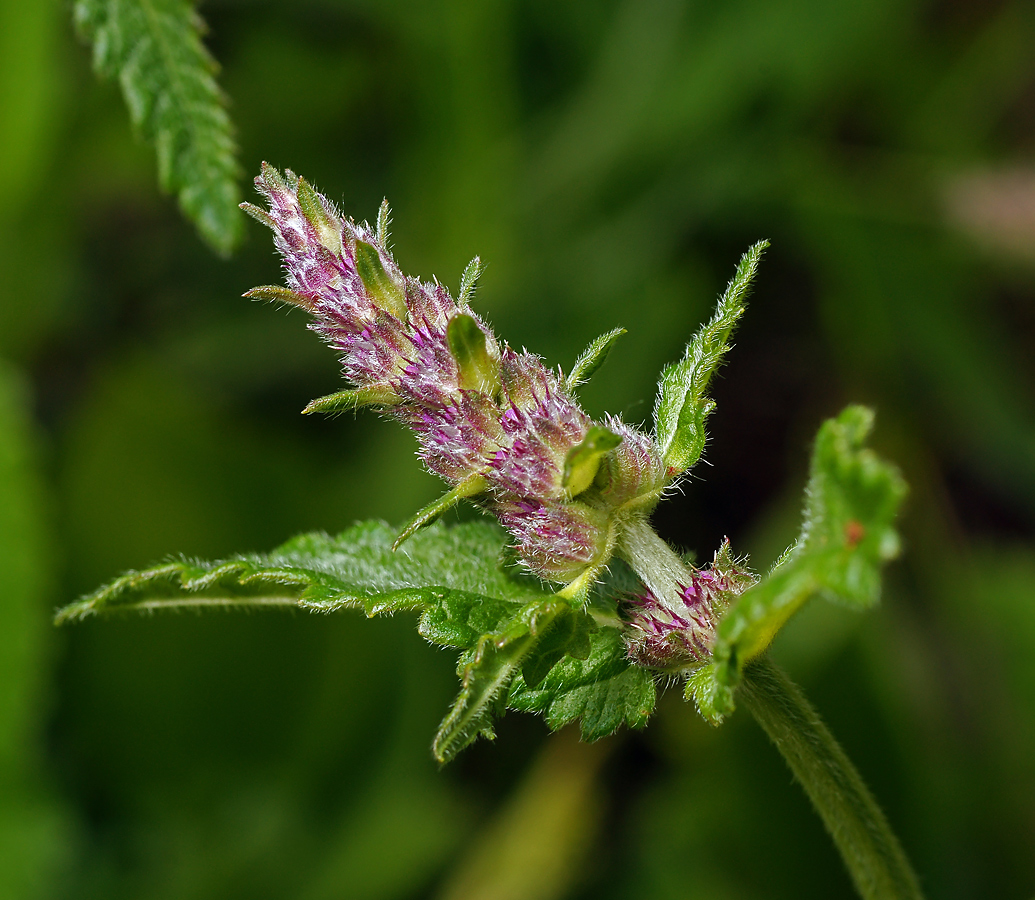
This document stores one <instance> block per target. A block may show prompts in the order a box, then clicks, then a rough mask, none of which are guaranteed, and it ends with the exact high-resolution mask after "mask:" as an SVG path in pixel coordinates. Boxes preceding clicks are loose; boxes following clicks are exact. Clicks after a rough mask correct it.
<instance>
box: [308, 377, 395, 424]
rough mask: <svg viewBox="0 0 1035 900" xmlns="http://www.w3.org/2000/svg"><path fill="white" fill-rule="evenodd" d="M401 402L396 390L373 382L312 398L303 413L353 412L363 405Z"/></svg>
mask: <svg viewBox="0 0 1035 900" xmlns="http://www.w3.org/2000/svg"><path fill="white" fill-rule="evenodd" d="M398 402H399V398H398V397H397V396H396V394H395V391H393V390H392V389H391V388H390V387H387V386H385V385H380V384H372V385H369V386H367V387H362V388H355V389H352V390H347V391H338V392H337V393H336V394H328V395H327V396H326V397H317V398H316V399H315V400H311V401H310V402H309V404H308V405H307V406H306V408H305V409H303V410H302V414H303V415H306V416H307V415H309V414H310V413H318V412H319V413H328V414H330V415H337V414H338V413H343V412H351V411H352V410H354V409H359V407H361V406H394V405H395V404H396V403H398Z"/></svg>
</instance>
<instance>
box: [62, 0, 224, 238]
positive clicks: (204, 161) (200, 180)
mask: <svg viewBox="0 0 1035 900" xmlns="http://www.w3.org/2000/svg"><path fill="white" fill-rule="evenodd" d="M75 21H76V25H77V27H78V28H79V31H80V33H81V34H82V35H83V36H84V37H86V38H87V39H88V40H89V41H90V42H91V43H92V44H93V62H94V68H95V69H96V70H97V72H98V73H99V74H100V75H103V76H105V77H109V78H114V77H117V78H118V80H119V84H120V85H121V86H122V94H123V97H124V98H125V100H126V105H127V106H128V107H129V114H130V119H131V120H132V122H133V124H134V126H136V128H137V129H138V130H139V132H140V133H141V134H142V135H143V137H144V138H145V139H146V140H147V141H149V142H150V143H152V144H154V146H155V150H156V151H157V154H158V180H159V183H160V184H161V186H162V188H163V189H164V190H167V191H173V192H176V193H177V195H178V196H179V200H180V207H181V208H182V210H183V212H184V214H185V215H186V216H187V217H188V218H189V219H191V220H192V221H193V222H194V224H195V225H196V226H197V227H198V230H199V231H200V232H201V234H202V236H203V237H204V238H205V240H206V241H208V243H209V244H211V245H212V246H213V247H214V248H215V249H216V250H217V251H219V252H220V253H228V252H229V251H230V250H231V249H232V248H233V247H234V246H235V245H236V244H237V242H238V241H239V239H240V237H241V233H242V224H243V223H242V220H241V217H240V215H239V214H238V211H237V204H238V201H239V199H240V197H239V196H238V193H239V192H238V188H237V182H236V179H237V176H238V174H239V167H238V164H237V159H236V154H237V147H236V146H235V144H234V140H233V135H232V127H231V124H230V119H229V117H228V116H227V113H226V108H225V106H226V100H225V98H224V96H223V94H222V92H221V91H220V89H219V86H218V85H217V84H216V81H215V78H214V75H215V72H216V68H217V66H216V63H215V61H214V60H213V59H212V57H211V56H210V55H209V53H208V51H207V50H206V49H205V46H204V44H203V43H202V41H201V35H202V33H203V32H204V23H203V22H202V20H201V18H200V17H199V16H198V14H197V13H196V12H195V10H194V7H193V5H192V4H190V3H187V2H185V0H77V2H76V4H75Z"/></svg>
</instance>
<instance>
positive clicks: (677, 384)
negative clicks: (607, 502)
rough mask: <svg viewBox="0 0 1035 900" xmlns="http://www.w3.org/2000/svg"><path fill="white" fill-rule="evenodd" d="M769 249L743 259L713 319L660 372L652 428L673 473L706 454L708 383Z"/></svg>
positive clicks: (762, 247) (755, 247)
mask: <svg viewBox="0 0 1035 900" xmlns="http://www.w3.org/2000/svg"><path fill="white" fill-rule="evenodd" d="M768 246H769V242H768V241H759V242H758V243H757V244H755V245H753V246H752V247H751V248H750V249H749V250H748V251H747V253H745V254H744V255H743V256H742V257H741V258H740V262H739V263H738V264H737V271H736V273H735V274H734V276H733V279H732V280H731V281H730V283H729V284H728V285H727V286H726V290H725V291H724V292H723V295H722V297H720V298H719V304H718V306H717V307H716V310H715V314H714V315H713V316H712V318H711V320H710V321H709V322H708V323H707V324H706V325H704V326H703V327H702V328H701V329H700V331H698V332H697V334H696V335H694V338H693V340H692V341H690V343H689V344H687V347H686V354H685V355H684V357H683V359H682V360H680V361H679V362H678V363H674V364H672V365H670V366H668V367H667V368H666V369H665V370H664V371H663V372H662V373H661V380H660V381H659V382H658V397H657V400H656V401H655V404H654V430H655V435H656V437H657V441H658V445H659V446H660V447H661V450H662V458H663V459H664V461H665V465H666V466H667V467H668V470H669V472H670V473H671V474H676V473H679V472H684V471H686V470H687V469H689V468H690V467H691V466H693V465H694V464H695V463H696V462H697V461H698V460H699V459H700V458H701V454H702V453H703V452H704V443H705V431H704V425H705V421H706V420H707V418H708V415H709V414H710V413H711V411H712V410H713V409H714V408H715V403H714V401H712V400H711V399H709V398H708V397H707V396H706V391H707V390H708V384H709V382H710V381H711V378H712V376H713V375H714V374H715V371H716V370H717V369H718V367H719V365H720V364H721V363H722V361H723V357H724V356H725V355H726V351H727V350H728V349H729V342H730V336H731V334H732V333H733V329H734V327H735V326H736V324H737V321H738V320H739V319H740V317H741V316H742V315H743V314H744V309H745V303H746V301H747V296H748V293H749V291H750V288H751V281H752V279H753V278H754V276H755V271H756V270H757V268H758V263H759V260H761V258H762V251H763V250H765V248H766V247H768Z"/></svg>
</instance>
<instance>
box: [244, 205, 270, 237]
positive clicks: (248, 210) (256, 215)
mask: <svg viewBox="0 0 1035 900" xmlns="http://www.w3.org/2000/svg"><path fill="white" fill-rule="evenodd" d="M237 206H238V208H239V209H241V210H242V211H243V212H244V213H245V215H248V216H251V217H252V218H253V219H255V221H256V222H258V223H259V224H260V225H265V226H266V227H267V228H269V229H270V230H271V231H272V232H273V233H274V234H276V231H277V223H276V222H274V221H273V216H271V215H270V214H269V213H268V212H266V210H264V209H263V208H262V207H261V206H256V205H255V204H254V203H238V204H237Z"/></svg>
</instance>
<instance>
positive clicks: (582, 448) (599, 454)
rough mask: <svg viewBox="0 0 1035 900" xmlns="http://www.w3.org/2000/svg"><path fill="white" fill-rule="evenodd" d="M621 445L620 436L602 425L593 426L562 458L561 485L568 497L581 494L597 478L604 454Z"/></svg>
mask: <svg viewBox="0 0 1035 900" xmlns="http://www.w3.org/2000/svg"><path fill="white" fill-rule="evenodd" d="M620 443H622V438H621V435H617V434H615V433H614V432H613V431H611V430H610V429H609V428H604V427H603V426H602V425H593V426H591V427H590V429H589V430H588V431H587V432H586V436H585V437H584V438H583V439H582V440H581V441H580V442H579V443H578V444H576V445H575V446H574V447H572V448H571V449H570V450H569V451H568V453H567V455H566V456H565V458H564V476H563V481H562V484H563V485H564V489H565V490H566V491H567V493H568V496H569V497H575V496H577V495H579V494H581V493H582V492H583V491H584V490H586V488H588V487H589V486H590V485H591V484H592V483H593V479H594V478H596V477H597V472H598V471H599V469H600V461H601V459H603V457H604V454H605V453H609V452H610V451H611V450H614V448H615V447H617V446H618V445H619V444H620Z"/></svg>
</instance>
